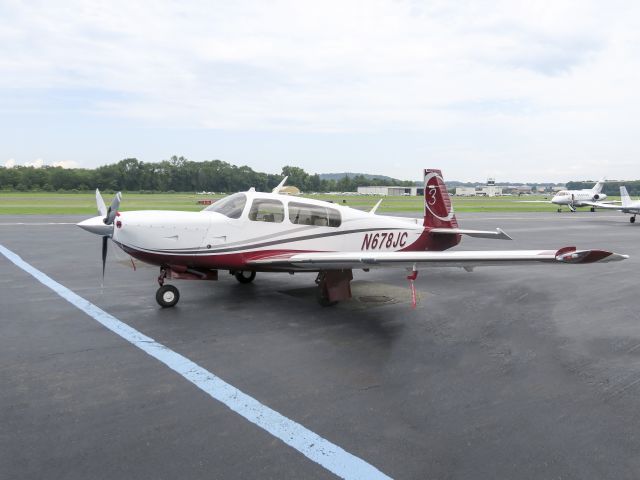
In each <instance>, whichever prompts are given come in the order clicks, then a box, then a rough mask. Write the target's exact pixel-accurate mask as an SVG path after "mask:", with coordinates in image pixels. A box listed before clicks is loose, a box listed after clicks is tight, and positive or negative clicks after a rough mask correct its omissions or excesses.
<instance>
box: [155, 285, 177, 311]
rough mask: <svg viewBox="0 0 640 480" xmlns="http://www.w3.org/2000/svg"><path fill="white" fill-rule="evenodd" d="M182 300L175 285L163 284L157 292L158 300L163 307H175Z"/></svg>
mask: <svg viewBox="0 0 640 480" xmlns="http://www.w3.org/2000/svg"><path fill="white" fill-rule="evenodd" d="M178 300H180V292H179V291H178V289H177V288H176V287H174V286H173V285H163V286H161V287H160V288H159V289H158V291H157V292H156V301H157V302H158V305H160V306H161V307H162V308H169V307H173V306H174V305H175V304H176V303H178Z"/></svg>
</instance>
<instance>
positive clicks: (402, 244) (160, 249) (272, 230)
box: [85, 190, 460, 270]
mask: <svg viewBox="0 0 640 480" xmlns="http://www.w3.org/2000/svg"><path fill="white" fill-rule="evenodd" d="M236 195H240V196H244V197H245V199H246V201H245V202H244V205H243V206H242V208H241V212H240V213H239V214H238V213H237V212H235V214H234V215H232V216H227V215H225V214H223V213H219V212H218V211H215V210H216V204H217V202H216V203H214V204H213V205H212V206H211V207H208V208H207V209H205V210H202V211H200V212H181V211H160V210H148V211H145V210H143V211H132V212H118V214H117V217H116V221H115V228H113V235H112V237H111V238H112V240H113V241H114V242H115V243H116V244H117V245H118V246H120V247H121V248H122V249H123V250H124V251H125V252H127V253H128V254H130V255H131V256H133V257H135V258H137V259H139V260H142V261H144V262H146V263H151V264H155V265H186V266H188V267H191V268H204V269H230V270H238V269H242V268H245V267H246V264H247V262H248V261H252V260H256V259H259V258H261V257H264V256H273V255H290V254H292V253H302V252H339V251H369V252H372V251H375V252H394V251H417V250H422V251H424V250H440V251H441V250H445V249H447V248H450V247H452V246H455V245H456V244H457V243H458V242H459V240H460V237H459V235H446V236H442V235H440V236H436V237H434V236H430V235H428V229H426V228H425V227H424V226H423V224H422V219H411V218H406V219H405V218H400V217H389V216H380V215H375V214H373V213H369V212H363V211H360V210H356V209H353V208H350V207H345V206H341V205H337V204H333V203H329V202H324V201H320V200H313V199H306V198H299V197H291V196H289V195H281V194H273V193H261V192H255V191H253V190H249V191H248V192H242V193H240V194H236ZM227 198H229V197H227ZM255 201H264V202H265V203H266V204H267V205H268V206H269V207H270V208H268V209H267V210H269V211H270V212H271V213H267V214H265V215H263V216H262V217H261V216H260V212H254V211H253V210H252V208H253V205H254V202H255ZM219 202H220V201H219ZM252 212H254V213H257V215H253V214H252ZM323 212H326V214H325V215H323ZM301 213H302V214H303V215H304V218H300V214H301ZM315 213H318V214H319V215H314V214H315ZM296 215H297V217H296ZM233 216H237V218H232V217H233ZM87 223H95V224H96V228H100V226H101V225H104V224H103V218H102V217H101V216H98V217H94V218H92V219H89V220H87V221H85V224H87ZM329 223H332V224H333V225H331V226H330V225H329ZM95 233H97V232H95ZM252 268H253V269H254V270H255V267H252ZM265 270H272V268H265Z"/></svg>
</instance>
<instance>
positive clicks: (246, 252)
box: [78, 169, 627, 307]
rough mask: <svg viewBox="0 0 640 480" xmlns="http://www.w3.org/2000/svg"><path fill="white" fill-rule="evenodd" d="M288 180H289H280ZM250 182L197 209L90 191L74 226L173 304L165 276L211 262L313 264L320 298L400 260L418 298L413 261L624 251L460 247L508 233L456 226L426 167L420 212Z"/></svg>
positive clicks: (192, 273)
mask: <svg viewBox="0 0 640 480" xmlns="http://www.w3.org/2000/svg"><path fill="white" fill-rule="evenodd" d="M285 180H286V178H285ZM283 183H284V181H283V182H282V183H281V184H280V185H278V187H276V188H275V189H274V190H273V192H271V193H261V192H256V191H255V189H253V188H251V189H249V190H248V191H246V192H241V193H235V194H233V195H230V196H228V197H225V198H223V199H220V200H218V201H217V202H215V203H214V204H213V205H211V206H209V207H207V208H205V209H204V210H203V211H201V212H180V211H173V212H172V211H134V212H119V211H118V209H119V207H120V198H121V197H120V194H119V193H118V194H116V196H115V198H114V200H113V202H112V203H111V206H110V207H109V208H108V209H107V207H106V206H105V204H104V201H103V200H102V197H101V196H100V192H98V191H97V190H96V201H97V204H98V211H99V212H100V216H97V217H94V218H90V219H87V220H85V221H83V222H81V223H79V224H78V226H79V227H81V228H83V229H85V230H87V231H89V232H91V233H94V234H96V235H99V236H101V237H102V266H103V272H104V264H105V259H106V253H107V244H108V239H109V238H110V239H111V240H112V241H113V242H114V243H115V244H116V245H118V246H119V247H120V248H122V249H123V250H124V251H125V252H127V253H128V254H129V255H131V256H132V257H135V258H137V259H139V260H142V261H143V262H146V263H150V264H153V265H157V266H158V267H160V276H159V277H158V283H159V284H160V288H159V289H158V291H157V293H156V300H157V302H158V303H159V304H160V305H161V306H162V307H172V306H174V305H175V304H176V303H177V302H178V299H179V292H178V289H177V288H176V287H175V286H173V285H168V284H165V281H166V280H169V279H191V280H217V278H218V270H226V271H228V272H229V273H232V274H234V275H235V277H236V279H237V280H238V281H239V282H240V283H249V282H251V281H253V279H254V278H255V276H256V272H257V271H262V272H288V273H294V272H316V273H317V274H318V276H317V278H316V284H317V285H318V300H319V301H320V303H321V304H322V305H331V304H334V303H336V302H337V301H339V300H345V299H348V298H350V297H351V288H350V282H351V280H352V279H353V275H352V270H355V269H359V270H364V271H368V270H369V269H370V268H384V267H388V268H394V267H395V268H401V269H406V270H407V271H408V272H409V273H410V275H409V276H408V277H407V278H408V279H409V280H410V281H411V282H412V283H411V286H412V293H413V298H414V302H415V290H413V280H415V278H416V276H417V274H418V269H421V268H426V267H428V266H437V267H462V268H465V269H466V270H471V269H472V268H473V267H476V266H483V265H522V264H578V263H593V262H608V261H615V260H623V259H625V258H627V256H626V255H619V254H616V253H612V252H608V251H603V250H577V249H576V248H575V247H565V248H561V249H555V248H554V249H546V250H502V251H457V252H447V251H445V250H448V249H449V248H451V247H455V246H456V245H457V244H458V243H460V238H461V235H469V236H472V237H484V238H496V239H507V240H508V239H510V238H509V237H508V236H507V235H506V234H505V233H504V232H502V231H501V230H500V229H497V230H495V231H488V232H487V231H477V230H466V229H461V228H458V222H457V220H456V217H455V214H454V212H453V206H452V204H451V200H450V198H449V193H448V192H447V188H446V185H445V184H444V180H443V179H442V174H441V173H440V170H433V169H429V170H425V171H424V187H425V188H424V217H423V218H420V219H409V218H403V217H390V216H386V215H376V214H375V211H371V212H363V211H361V210H356V209H354V208H349V207H346V206H342V205H336V204H333V203H330V202H323V201H320V200H312V199H308V198H300V197H291V196H289V195H281V194H280V193H279V189H280V187H282V185H283Z"/></svg>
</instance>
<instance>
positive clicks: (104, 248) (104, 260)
mask: <svg viewBox="0 0 640 480" xmlns="http://www.w3.org/2000/svg"><path fill="white" fill-rule="evenodd" d="M108 241H109V237H102V284H103V285H104V268H105V265H106V263H107V242H108Z"/></svg>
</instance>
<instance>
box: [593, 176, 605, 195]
mask: <svg viewBox="0 0 640 480" xmlns="http://www.w3.org/2000/svg"><path fill="white" fill-rule="evenodd" d="M605 183H606V179H604V178H602V179H601V180H599V181H598V183H596V184H595V185H594V186H593V188H592V189H591V191H593V193H602V187H604V184H605Z"/></svg>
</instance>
